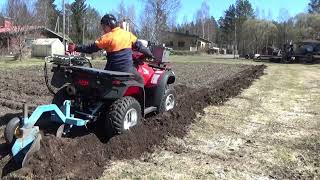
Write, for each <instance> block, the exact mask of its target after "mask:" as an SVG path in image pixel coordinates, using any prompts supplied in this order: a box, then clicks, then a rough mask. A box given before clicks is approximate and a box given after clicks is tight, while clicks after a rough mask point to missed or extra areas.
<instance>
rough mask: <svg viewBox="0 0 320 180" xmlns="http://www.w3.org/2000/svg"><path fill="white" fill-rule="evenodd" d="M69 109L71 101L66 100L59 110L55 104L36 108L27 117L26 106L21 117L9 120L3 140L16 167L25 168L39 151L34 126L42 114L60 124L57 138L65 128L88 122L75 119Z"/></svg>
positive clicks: (39, 136)
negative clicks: (9, 147) (47, 115)
mask: <svg viewBox="0 0 320 180" xmlns="http://www.w3.org/2000/svg"><path fill="white" fill-rule="evenodd" d="M70 109H71V101H69V100H66V101H65V102H64V104H63V106H62V107H61V108H59V107H58V106H57V105H55V104H50V105H42V106H38V107H37V108H36V110H35V111H34V112H33V113H32V114H31V116H30V117H28V105H26V104H25V105H24V106H23V117H22V118H18V117H15V118H13V119H11V120H10V121H9V123H8V124H7V126H6V129H5V139H6V142H7V144H8V145H10V146H11V153H12V157H13V159H14V160H15V162H16V163H17V165H20V166H21V167H25V166H27V164H28V162H29V160H30V158H31V157H32V155H33V154H34V153H35V152H37V151H39V150H40V141H41V139H42V136H41V134H40V130H39V127H38V126H35V124H36V123H37V122H38V121H39V120H40V118H41V116H42V115H43V114H44V113H51V119H50V121H53V122H57V123H60V124H61V126H60V128H59V129H58V130H57V133H56V134H57V136H58V137H59V136H60V137H61V135H62V134H64V133H67V131H69V130H70V129H68V128H65V126H68V127H72V126H86V124H87V123H88V122H89V120H83V119H78V118H75V117H74V115H73V114H71V113H70Z"/></svg>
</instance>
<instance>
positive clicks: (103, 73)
mask: <svg viewBox="0 0 320 180" xmlns="http://www.w3.org/2000/svg"><path fill="white" fill-rule="evenodd" d="M71 69H72V71H73V72H84V73H89V74H91V75H97V76H99V77H106V78H110V77H120V78H129V79H130V78H133V77H134V75H133V74H132V73H126V72H118V71H108V70H101V69H95V68H89V67H83V66H73V67H72V68H71Z"/></svg>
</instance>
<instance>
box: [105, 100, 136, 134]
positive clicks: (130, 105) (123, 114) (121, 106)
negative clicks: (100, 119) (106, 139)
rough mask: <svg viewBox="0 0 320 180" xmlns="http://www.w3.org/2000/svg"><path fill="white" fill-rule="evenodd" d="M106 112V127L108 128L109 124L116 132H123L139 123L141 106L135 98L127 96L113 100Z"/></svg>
mask: <svg viewBox="0 0 320 180" xmlns="http://www.w3.org/2000/svg"><path fill="white" fill-rule="evenodd" d="M107 114H108V115H107V117H108V119H107V122H106V123H105V126H106V129H107V130H108V129H110V127H109V125H110V124H111V125H112V128H113V130H114V131H115V133H116V134H123V133H124V132H126V131H128V130H130V129H131V128H132V127H134V126H136V125H138V124H139V122H140V120H141V106H140V104H139V102H138V101H137V100H136V99H135V98H133V97H129V96H127V97H123V98H121V99H118V100H117V101H115V102H114V103H113V104H112V105H111V106H110V110H109V112H108V113H107ZM110 122H111V123H110Z"/></svg>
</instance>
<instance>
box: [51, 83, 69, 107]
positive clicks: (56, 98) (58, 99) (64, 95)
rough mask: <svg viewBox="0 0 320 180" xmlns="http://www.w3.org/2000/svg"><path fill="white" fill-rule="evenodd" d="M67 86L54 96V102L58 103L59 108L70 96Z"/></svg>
mask: <svg viewBox="0 0 320 180" xmlns="http://www.w3.org/2000/svg"><path fill="white" fill-rule="evenodd" d="M66 89H67V88H66V87H63V88H61V89H60V90H59V91H58V92H57V93H56V94H55V95H54V97H53V100H52V104H56V105H57V106H58V107H59V108H60V107H61V106H62V105H63V102H64V101H65V100H66V99H67V98H68V94H67V90H66Z"/></svg>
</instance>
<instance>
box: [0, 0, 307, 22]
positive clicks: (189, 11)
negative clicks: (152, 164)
mask: <svg viewBox="0 0 320 180" xmlns="http://www.w3.org/2000/svg"><path fill="white" fill-rule="evenodd" d="M5 1H6V0H0V5H3V4H4V2H5ZM73 1H74V0H65V2H69V3H72V2H73ZM120 1H121V0H87V4H89V5H91V6H93V7H95V8H96V9H97V10H98V11H99V12H100V13H101V14H105V13H107V12H110V11H111V10H113V9H117V7H118V4H119V3H120ZM206 1H207V2H208V4H209V6H210V15H212V16H213V17H215V19H216V20H218V19H219V18H220V17H221V16H223V15H224V11H225V10H226V9H227V8H228V7H229V6H230V5H231V4H234V3H235V1H236V0H206ZM249 1H250V2H251V4H252V7H253V9H254V10H256V9H259V12H260V13H259V14H260V16H263V14H264V17H265V18H267V19H269V20H276V21H277V20H279V12H280V10H281V9H287V10H288V13H289V14H287V15H285V16H288V15H290V16H295V15H297V14H299V13H301V12H306V11H307V7H308V2H309V1H310V0H249ZM124 2H125V4H130V5H131V4H134V5H135V7H136V8H137V11H138V12H140V10H142V9H143V4H142V1H141V0H124ZM202 2H203V0H181V4H182V7H181V9H180V10H179V11H178V15H177V22H178V23H180V22H182V21H183V20H184V17H185V16H186V17H187V19H188V21H192V20H193V17H194V14H195V13H196V11H197V10H198V9H199V8H200V7H201V3H202ZM56 3H57V5H58V6H61V4H62V0H56ZM0 9H1V8H0ZM263 12H264V13H263Z"/></svg>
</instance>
